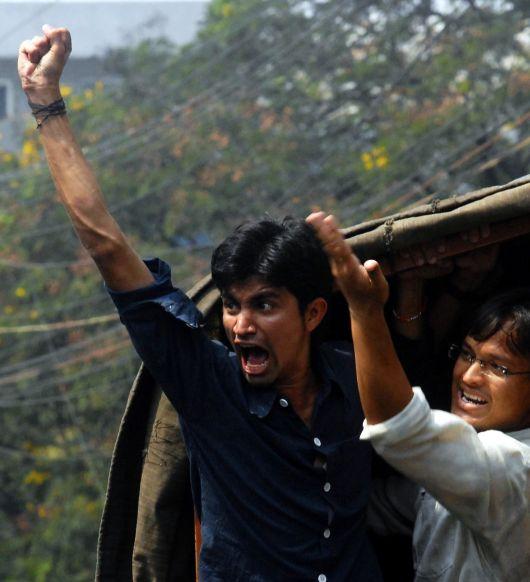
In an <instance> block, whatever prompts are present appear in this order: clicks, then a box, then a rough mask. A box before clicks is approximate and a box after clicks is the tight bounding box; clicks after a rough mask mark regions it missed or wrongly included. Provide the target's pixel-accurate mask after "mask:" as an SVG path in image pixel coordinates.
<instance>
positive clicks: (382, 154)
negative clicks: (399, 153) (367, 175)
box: [361, 146, 389, 172]
mask: <svg viewBox="0 0 530 582" xmlns="http://www.w3.org/2000/svg"><path fill="white" fill-rule="evenodd" d="M361 161H362V163H363V166H364V169H365V170H366V171H367V172H369V171H370V170H373V169H374V168H385V167H386V166H388V163H389V157H388V153H387V151H386V148H385V147H384V146H382V147H377V148H374V149H373V150H372V151H370V152H364V153H363V154H362V155H361Z"/></svg>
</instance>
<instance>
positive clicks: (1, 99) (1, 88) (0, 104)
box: [0, 85, 7, 119]
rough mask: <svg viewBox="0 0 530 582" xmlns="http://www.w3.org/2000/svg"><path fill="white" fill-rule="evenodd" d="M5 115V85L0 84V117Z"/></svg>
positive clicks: (2, 117)
mask: <svg viewBox="0 0 530 582" xmlns="http://www.w3.org/2000/svg"><path fill="white" fill-rule="evenodd" d="M6 117H7V86H6V85H0V119H5V118H6Z"/></svg>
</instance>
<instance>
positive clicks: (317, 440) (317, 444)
mask: <svg viewBox="0 0 530 582" xmlns="http://www.w3.org/2000/svg"><path fill="white" fill-rule="evenodd" d="M313 442H314V443H315V445H316V446H317V447H319V446H320V445H321V444H322V442H321V441H320V439H319V438H318V437H315V438H314V439H313Z"/></svg>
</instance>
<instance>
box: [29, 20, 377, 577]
mask: <svg viewBox="0 0 530 582" xmlns="http://www.w3.org/2000/svg"><path fill="white" fill-rule="evenodd" d="M43 32H44V34H43V35H42V36H39V37H35V38H34V39H33V40H31V41H26V42H24V43H23V44H22V46H21V48H20V53H19V74H20V79H21V83H22V87H23V89H24V91H25V93H26V95H27V97H28V101H29V103H30V106H31V108H32V110H33V114H34V115H35V118H36V120H37V125H38V127H39V130H40V136H41V140H42V144H43V146H44V149H45V152H46V156H47V158H48V162H49V166H50V170H51V173H52V175H53V178H54V181H55V184H56V187H57V190H58V192H59V194H60V197H61V200H62V202H63V204H64V206H65V208H66V210H67V212H68V213H69V215H70V218H71V220H72V223H73V226H74V228H75V230H76V231H77V234H78V236H79V238H80V240H81V242H82V244H83V245H84V247H85V248H86V249H87V250H88V252H89V253H90V255H91V256H92V258H93V259H94V261H95V262H96V264H97V266H98V268H99V270H100V272H101V274H102V276H103V278H104V280H105V282H106V284H107V286H108V288H109V291H110V294H111V296H112V298H113V300H114V302H115V303H116V306H117V308H118V311H119V313H120V317H121V320H122V321H123V323H124V324H125V325H126V326H127V329H128V330H129V333H130V335H131V338H132V341H133V343H134V345H135V347H136V349H137V351H138V353H139V354H140V356H141V357H142V359H143V360H144V362H145V364H146V366H147V368H148V369H149V371H150V372H151V374H152V375H153V376H154V378H155V379H156V380H157V382H158V383H159V384H160V386H161V387H162V389H163V390H164V391H165V393H166V395H167V396H168V398H169V400H170V401H171V402H172V403H173V405H174V406H175V408H176V409H177V411H178V413H179V416H180V422H181V427H182V432H183V435H184V438H185V441H186V446H187V450H188V454H189V458H190V463H191V476H192V491H193V498H194V503H195V506H196V510H197V513H198V515H199V517H200V520H201V524H202V550H201V558H200V577H201V580H205V581H206V580H208V581H221V580H223V581H226V580H231V581H236V580H240V581H242V582H243V581H244V582H249V581H250V580H252V581H254V582H259V581H262V582H271V581H275V580H276V581H282V582H283V581H285V580H300V581H302V580H304V581H305V580H308V581H309V580H313V581H314V582H326V580H332V581H334V582H335V581H336V582H346V581H352V580H355V581H359V582H368V581H378V580H380V574H379V569H378V566H377V563H376V560H375V557H374V553H373V552H372V549H371V547H370V544H369V542H368V540H367V537H366V531H365V508H366V504H367V501H368V497H369V488H370V446H369V445H368V444H367V443H363V442H362V441H360V440H359V435H360V432H361V430H362V419H363V415H362V411H361V407H360V403H359V399H358V396H357V392H356V390H355V381H354V378H355V374H354V365H353V360H352V354H351V350H350V348H349V347H348V346H347V345H341V346H338V345H321V346H317V345H316V342H314V341H313V339H312V337H313V332H314V331H315V330H316V329H317V327H318V326H319V324H320V322H321V321H322V318H323V317H324V315H325V313H326V309H327V298H328V296H329V294H330V291H331V284H332V277H331V273H330V269H329V265H328V262H327V257H326V255H325V253H324V252H323V250H322V248H321V245H320V243H319V240H318V238H317V237H316V235H315V233H314V231H313V229H312V228H311V227H310V226H309V225H308V224H306V223H304V222H303V221H284V222H283V223H276V222H273V221H260V222H256V223H251V224H248V225H245V226H242V227H240V228H238V229H237V230H236V231H235V232H234V233H233V234H232V235H230V236H229V237H228V238H227V239H226V240H225V241H224V242H223V243H222V244H221V245H220V246H219V247H218V248H217V249H216V250H215V252H214V254H213V258H212V274H213V279H214V281H215V283H216V284H217V286H218V287H219V289H220V291H221V295H222V303H223V314H222V319H223V326H224V330H225V333H226V337H227V340H228V342H227V343H228V345H229V346H230V348H231V349H228V348H227V347H226V346H225V345H222V344H220V343H218V342H213V341H210V340H209V339H208V338H207V337H206V336H205V334H204V333H203V331H202V330H201V316H200V314H199V312H198V311H197V309H196V308H195V306H194V305H193V303H192V302H191V301H190V300H189V299H188V298H187V297H186V296H185V295H184V294H183V293H182V292H181V291H179V290H177V289H175V288H174V287H173V285H172V283H171V279H170V270H169V267H168V266H167V265H166V264H165V263H163V262H162V261H160V260H152V261H148V262H143V261H142V260H141V259H140V258H139V257H138V255H137V254H136V253H135V251H134V250H133V248H132V247H131V246H130V244H129V242H128V241H127V239H126V237H125V236H124V234H123V233H122V231H121V230H120V228H119V226H118V225H117V224H116V222H115V221H114V219H113V218H112V216H111V215H110V214H109V211H108V210H107V207H106V206H105V203H104V200H103V196H102V194H101V191H100V188H99V186H98V183H97V180H96V178H95V176H94V174H93V172H92V170H91V168H90V167H89V165H88V163H87V162H86V160H85V159H84V156H83V154H82V152H81V149H80V148H79V146H78V145H77V143H76V141H75V138H74V136H73V134H72V131H71V129H70V126H69V123H68V118H67V116H66V110H65V105H64V102H63V101H62V99H61V95H60V90H59V80H60V77H61V73H62V70H63V67H64V65H65V63H66V61H67V59H68V55H69V53H70V50H71V41H70V34H69V32H68V31H67V30H66V29H61V28H52V27H49V26H45V27H43Z"/></svg>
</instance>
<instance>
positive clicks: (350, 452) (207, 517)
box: [111, 259, 381, 582]
mask: <svg viewBox="0 0 530 582" xmlns="http://www.w3.org/2000/svg"><path fill="white" fill-rule="evenodd" d="M147 265H148V267H149V268H150V269H151V271H152V272H153V274H154V276H155V278H156V282H155V283H154V284H153V285H152V286H150V287H147V288H145V289H140V290H136V291H131V292H127V293H115V292H111V296H112V298H113V300H114V302H115V303H116V306H117V307H118V310H119V313H120V317H121V319H122V321H123V323H124V324H125V325H126V326H127V329H128V330H129V333H130V335H131V338H132V341H133V343H134V345H135V347H136V349H137V351H138V353H139V355H140V356H141V358H142V359H143V361H144V362H145V364H146V366H147V368H148V369H149V371H150V372H151V373H152V375H153V376H154V378H155V379H156V380H157V382H158V383H159V384H160V386H161V387H162V389H163V390H164V392H165V393H166V395H167V396H168V398H169V400H170V401H171V402H172V403H173V405H174V406H175V408H176V409H177V411H178V413H179V416H180V422H181V428H182V433H183V436H184V439H185V442H186V446H187V449H188V455H189V459H190V464H191V478H192V491H193V498H194V502H195V505H196V509H197V512H198V515H199V517H200V519H201V525H202V549H201V558H200V574H201V580H202V581H208V582H212V581H219V582H220V581H223V582H227V581H231V582H235V581H241V582H273V581H278V582H284V581H288V580H293V581H295V580H298V581H302V580H303V581H311V580H312V581H314V582H326V581H327V582H345V581H359V582H367V581H373V582H375V581H379V580H380V579H381V578H380V574H379V569H378V566H377V563H376V560H375V556H374V553H373V551H372V549H371V547H370V544H369V542H368V540H367V536H366V526H365V508H366V504H367V502H368V497H369V492H370V491H369V490H370V454H371V451H370V448H369V445H368V444H367V443H364V442H361V441H360V440H359V434H360V432H361V430H362V420H363V418H364V417H363V413H362V410H361V406H360V403H359V399H358V395H357V391H356V389H355V372H354V366H353V359H352V354H351V347H350V346H349V344H341V345H340V346H339V345H324V346H322V347H321V348H320V349H319V350H318V351H317V353H315V354H314V358H313V362H312V365H313V366H314V368H315V371H316V372H317V374H318V375H319V377H320V379H321V388H320V391H319V394H318V396H317V400H316V403H315V410H314V414H313V421H312V424H311V429H309V428H308V427H307V426H306V425H305V424H304V423H303V422H302V420H301V419H300V418H299V417H298V416H297V415H296V414H295V412H294V411H293V409H292V407H291V405H290V403H289V402H288V401H287V400H286V399H285V398H282V397H281V396H280V395H279V394H278V393H277V392H276V391H275V389H274V388H273V387H268V388H266V387H265V388H264V387H254V386H251V385H249V384H248V383H246V382H245V380H244V378H243V376H242V374H241V372H240V370H239V365H238V362H237V360H236V358H235V357H234V354H233V353H232V352H230V351H229V350H228V349H227V348H226V347H225V346H224V345H223V344H221V343H220V342H216V341H212V340H210V339H208V338H207V337H206V335H205V334H204V333H203V331H202V330H201V315H200V313H199V312H198V311H197V309H196V308H195V306H194V304H193V303H192V302H191V301H190V300H189V299H188V298H187V297H186V296H185V295H184V294H183V293H182V292H181V291H179V290H177V289H175V288H174V287H173V286H172V284H171V278H170V270H169V267H168V266H167V265H166V264H165V263H163V262H162V261H159V260H156V259H155V260H151V261H147Z"/></svg>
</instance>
